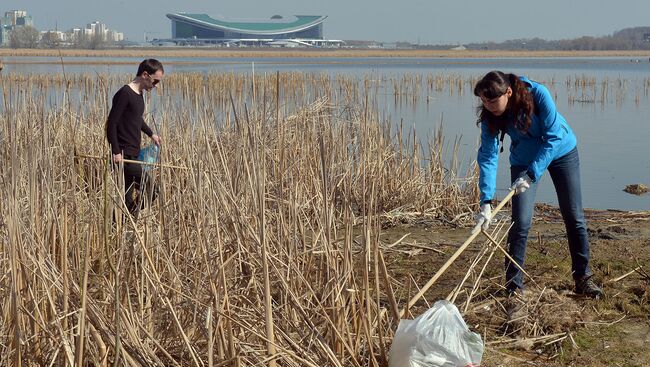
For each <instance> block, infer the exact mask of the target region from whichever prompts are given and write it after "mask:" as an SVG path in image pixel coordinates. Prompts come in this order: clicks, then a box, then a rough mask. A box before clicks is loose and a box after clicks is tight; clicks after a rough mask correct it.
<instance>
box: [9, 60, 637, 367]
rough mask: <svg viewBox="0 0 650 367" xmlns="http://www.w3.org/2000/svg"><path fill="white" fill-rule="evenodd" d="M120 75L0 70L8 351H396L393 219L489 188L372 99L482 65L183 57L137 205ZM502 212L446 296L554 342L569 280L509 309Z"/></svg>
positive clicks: (324, 359)
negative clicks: (125, 162) (128, 178)
mask: <svg viewBox="0 0 650 367" xmlns="http://www.w3.org/2000/svg"><path fill="white" fill-rule="evenodd" d="M129 78H130V76H128V75H112V74H111V75H109V74H102V75H83V74H70V75H66V74H65V73H62V74H59V75H39V74H32V75H17V74H5V75H2V76H0V82H1V83H2V89H3V93H2V103H1V104H0V106H1V108H2V113H0V143H1V144H0V159H1V161H2V162H3V163H2V165H0V171H1V172H0V177H1V178H0V180H1V181H0V195H2V198H1V200H0V213H1V214H2V215H1V219H0V244H1V245H2V250H1V252H0V304H1V305H2V306H1V308H0V310H1V311H0V318H1V320H2V321H1V322H0V365H15V366H19V365H81V364H84V365H98V366H106V365H109V364H110V365H143V366H145V365H146V366H148V365H165V366H166V365H183V366H184V365H195V366H249V365H250V366H255V365H259V366H262V365H264V366H266V365H269V366H275V365H281V366H325V365H327V366H383V365H386V361H387V358H388V357H387V353H388V348H389V347H390V342H391V340H392V336H393V333H394V331H395V327H396V325H397V322H398V319H399V317H398V315H399V310H400V308H401V307H404V306H405V305H406V303H407V302H408V301H409V296H410V293H412V292H410V291H405V289H411V288H412V289H418V288H419V286H418V284H415V283H414V281H413V279H411V281H412V283H409V284H407V283H406V282H404V281H403V280H402V279H398V278H397V277H394V276H393V275H394V274H393V273H392V271H391V269H390V267H387V266H386V262H385V261H384V257H385V255H387V252H388V251H391V249H392V248H393V245H397V244H398V243H395V244H393V245H391V246H387V245H386V244H384V243H382V241H381V240H380V235H381V233H382V228H384V227H386V226H390V225H394V224H396V223H402V222H409V221H412V220H421V219H426V220H440V221H444V222H446V223H451V224H455V225H463V224H467V223H469V222H471V213H472V212H473V211H475V209H476V208H475V203H476V202H477V199H478V192H477V187H476V184H475V180H476V170H475V166H474V165H470V166H469V168H468V169H467V172H464V171H462V170H461V168H460V167H462V165H461V164H460V162H459V158H458V157H459V156H460V155H459V153H458V152H459V146H460V141H459V139H456V140H452V141H447V140H446V139H445V138H444V134H443V130H442V128H440V129H438V130H436V131H435V132H434V133H433V134H432V135H431V136H429V137H427V138H426V140H421V138H420V137H418V136H416V134H415V133H414V131H413V130H410V129H405V128H404V127H403V126H402V125H401V124H393V123H391V122H390V121H386V120H385V119H384V118H383V117H381V115H380V112H379V111H380V109H381V108H380V105H381V104H382V99H383V98H388V99H389V100H390V99H394V102H395V104H396V105H400V106H414V105H416V104H420V103H423V99H424V100H426V101H427V102H428V98H429V96H436V95H440V94H445V95H450V96H459V97H460V96H463V95H467V94H468V93H471V86H472V85H473V84H474V83H475V81H476V77H469V78H467V77H461V76H458V75H436V74H429V75H403V76H386V75H366V76H362V77H360V78H354V77H350V76H343V75H334V76H331V75H327V74H303V73H282V74H271V75H255V74H235V73H227V74H216V73H211V74H192V73H189V74H170V75H168V76H167V77H166V78H165V81H164V83H162V85H161V87H160V88H157V92H156V95H155V96H154V97H151V96H149V97H148V101H147V109H148V110H147V111H146V114H145V118H146V120H147V122H148V123H149V124H150V126H151V127H152V128H153V129H154V131H156V132H158V133H159V134H160V135H161V136H163V139H164V144H163V150H162V164H161V165H159V166H158V167H156V168H155V169H154V171H153V172H154V174H155V177H156V180H157V182H158V183H159V188H160V195H159V197H158V199H157V200H156V201H155V202H154V204H153V206H151V207H150V208H147V209H145V210H144V211H143V212H142V213H141V214H140V217H139V218H138V220H137V221H134V220H133V219H132V218H131V216H130V215H128V214H125V213H126V211H125V205H124V198H123V194H122V190H121V187H122V186H121V185H122V184H121V181H120V177H121V175H120V174H119V169H118V170H115V169H114V168H113V167H112V165H110V164H108V163H107V162H108V159H107V158H108V152H109V151H108V146H107V144H106V142H105V137H104V133H103V129H104V121H105V119H106V116H107V115H108V110H109V108H110V105H111V97H112V93H113V92H114V91H115V90H117V88H119V86H120V85H121V84H122V83H124V81H126V80H129ZM576 79H579V80H574V79H568V80H567V81H566V86H567V88H569V89H570V90H574V91H580V92H581V93H582V90H584V93H606V94H607V95H610V94H612V95H617V93H618V92H615V90H616V89H615V88H621V89H623V88H627V87H626V84H625V82H623V81H621V82H618V81H609V80H605V81H598V80H594V79H589V78H582V77H576ZM549 82H552V83H551V84H550V86H551V88H558V85H557V83H556V82H555V81H554V80H551V81H549ZM603 83H604V84H603ZM645 84H646V85H648V84H649V83H647V81H646V82H645ZM594 88H595V89H594ZM601 90H606V92H601ZM594 91H595V92H594ZM89 156H94V157H99V159H94V158H88V157H89ZM102 157H105V158H103V159H102ZM495 228H496V229H495V230H494V232H492V234H491V236H492V237H493V238H494V239H496V241H495V242H490V241H487V242H485V243H484V244H483V245H482V246H481V248H480V250H479V251H478V252H477V253H476V256H475V257H474V258H473V259H469V260H468V262H467V264H469V265H468V266H467V274H466V275H465V276H464V277H462V279H458V281H459V284H458V285H457V286H456V288H455V290H454V291H453V292H452V293H451V294H450V295H449V297H448V299H451V300H453V301H454V302H455V303H456V304H457V305H459V308H460V309H461V310H462V311H463V312H464V316H465V317H466V318H468V320H470V321H471V322H472V325H480V330H479V331H481V332H482V333H483V335H484V337H485V338H486V340H488V341H489V342H488V345H489V346H490V348H492V347H500V346H514V347H522V345H523V346H524V347H526V348H528V347H532V346H539V345H542V346H549V345H550V346H551V347H554V346H555V345H557V343H559V342H561V341H562V340H564V339H566V338H569V337H570V334H569V333H567V330H568V329H570V328H571V327H572V326H573V325H574V324H575V323H572V321H571V320H574V319H575V318H571V317H568V316H567V315H565V314H563V315H558V314H557V312H555V316H557V317H560V316H561V317H564V318H562V320H560V321H561V322H558V321H557V317H556V319H554V320H551V319H552V318H551V317H548V316H549V315H550V314H552V313H553V312H554V311H553V310H554V309H553V307H551V306H549V305H553V304H557V303H558V302H560V303H562V302H567V300H566V297H565V298H562V297H559V296H557V295H556V294H553V293H552V292H548V291H546V290H544V289H538V290H537V293H534V294H536V298H535V299H533V300H529V301H528V306H527V307H529V308H530V309H531V310H534V312H532V311H531V314H534V315H535V316H534V317H532V318H530V319H528V320H527V322H526V323H524V324H523V325H519V331H520V335H523V336H524V338H527V339H521V338H519V339H516V340H514V339H510V337H509V336H504V334H503V332H502V330H500V329H499V327H498V326H497V325H498V324H500V323H502V321H503V313H502V312H498V311H499V310H501V309H503V307H502V306H500V303H499V302H500V301H501V300H502V299H500V298H499V297H495V294H497V293H498V292H499V289H500V286H499V283H500V277H494V276H488V277H486V276H485V274H486V269H489V264H494V262H493V261H492V260H493V259H494V258H495V257H497V256H495V254H497V255H498V254H499V253H501V252H502V248H503V246H504V245H503V240H504V238H505V232H506V231H507V228H506V227H505V225H504V223H503V222H502V223H500V224H499V225H498V226H496V227H495ZM398 242H399V241H398ZM499 256H500V255H499ZM499 259H501V257H499ZM500 268H501V266H500V265H498V266H497V269H500ZM499 271H500V270H499ZM531 289H534V288H533V287H531ZM540 300H542V301H540ZM427 304H428V303H427V301H426V299H423V300H421V301H418V302H415V308H416V309H418V310H421V309H423V308H424V307H426V306H427ZM409 306H413V304H411V303H409ZM567 310H568V311H567V312H573V311H574V309H573V308H571V307H569V308H567ZM569 316H570V315H569ZM558 325H559V326H558ZM561 333H564V334H562V335H559V334H561ZM558 335H559V336H558ZM522 340H523V341H522ZM522 343H523V344H522Z"/></svg>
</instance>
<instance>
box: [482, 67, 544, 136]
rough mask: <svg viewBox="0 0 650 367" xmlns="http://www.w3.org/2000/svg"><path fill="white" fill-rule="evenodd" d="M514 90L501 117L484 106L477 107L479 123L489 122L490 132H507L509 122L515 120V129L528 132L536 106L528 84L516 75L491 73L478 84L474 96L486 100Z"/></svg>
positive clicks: (498, 72)
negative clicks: (509, 89)
mask: <svg viewBox="0 0 650 367" xmlns="http://www.w3.org/2000/svg"><path fill="white" fill-rule="evenodd" d="M508 87H510V88H511V89H512V96H510V98H509V99H508V106H507V107H506V111H505V112H504V113H503V114H502V115H501V116H495V115H494V114H492V112H490V111H488V109H487V108H485V106H483V104H481V105H480V106H478V107H477V114H478V121H477V122H476V123H477V124H480V123H481V121H487V123H488V127H489V128H490V132H492V133H493V134H496V133H497V132H499V131H505V129H506V128H507V125H508V122H509V121H511V120H512V119H513V118H514V125H515V128H517V129H519V130H520V131H522V132H526V131H528V129H529V128H530V124H531V121H532V120H531V119H532V116H533V113H534V108H535V104H534V102H533V97H532V95H531V94H530V92H529V91H528V88H527V87H526V84H524V82H522V81H521V80H520V79H519V77H518V76H517V75H515V74H505V73H502V72H500V71H490V72H489V73H487V74H485V76H484V77H483V78H482V79H481V80H479V81H478V83H476V86H475V87H474V95H475V96H477V97H481V96H483V97H484V98H486V99H494V98H497V97H501V96H502V95H504V94H505V93H506V92H507V91H508Z"/></svg>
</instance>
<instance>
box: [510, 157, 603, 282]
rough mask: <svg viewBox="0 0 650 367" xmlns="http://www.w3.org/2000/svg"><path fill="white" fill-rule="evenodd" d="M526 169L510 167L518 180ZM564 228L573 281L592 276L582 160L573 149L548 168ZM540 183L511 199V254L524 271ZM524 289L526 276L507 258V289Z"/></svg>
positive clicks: (513, 177) (532, 185)
mask: <svg viewBox="0 0 650 367" xmlns="http://www.w3.org/2000/svg"><path fill="white" fill-rule="evenodd" d="M526 169H527V167H523V166H512V167H510V177H511V179H512V181H513V182H514V180H516V179H517V178H518V177H519V175H520V174H521V173H522V172H524V171H525V170H526ZM548 172H549V173H550V174H551V179H552V180H553V185H554V186H555V192H556V193H557V199H558V203H559V205H560V212H561V213H562V219H564V225H565V227H566V231H567V238H568V240H569V253H570V254H571V269H572V270H573V278H574V279H578V278H581V277H584V276H590V275H591V270H590V269H589V238H588V235H587V223H586V221H585V216H584V212H583V209H582V192H581V190H580V158H579V157H578V149H577V148H574V149H573V150H572V151H570V152H569V153H567V154H566V155H564V156H562V157H560V158H557V159H555V160H554V161H552V162H551V164H550V165H549V166H548ZM537 185H538V183H531V185H530V188H529V189H528V190H526V191H525V192H524V193H522V194H519V195H516V196H514V197H513V198H512V222H513V226H512V227H511V228H510V231H509V232H508V244H509V248H508V254H509V255H510V256H511V257H512V258H513V259H514V260H515V261H516V262H517V264H519V266H521V268H524V259H525V258H526V240H527V239H528V231H529V230H530V226H531V223H532V220H533V210H534V208H535V193H536V192H537ZM523 288H524V282H523V273H522V272H521V270H519V269H518V268H517V267H516V266H515V265H514V264H512V262H511V261H510V260H509V259H507V258H506V289H507V290H508V291H510V292H512V291H515V290H518V289H519V290H522V289H523Z"/></svg>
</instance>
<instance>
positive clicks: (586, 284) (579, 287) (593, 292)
mask: <svg viewBox="0 0 650 367" xmlns="http://www.w3.org/2000/svg"><path fill="white" fill-rule="evenodd" d="M575 292H576V294H581V295H583V296H587V297H589V298H594V299H600V298H603V297H604V296H605V293H603V290H602V289H600V287H598V286H597V285H596V283H594V281H593V280H592V279H591V275H588V276H585V277H582V278H579V279H576V289H575Z"/></svg>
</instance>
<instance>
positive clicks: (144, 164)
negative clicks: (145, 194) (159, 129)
mask: <svg viewBox="0 0 650 367" xmlns="http://www.w3.org/2000/svg"><path fill="white" fill-rule="evenodd" d="M75 157H81V158H89V159H106V157H98V156H96V155H87V154H80V153H76V154H75ZM122 162H124V163H133V164H139V165H141V166H157V167H165V168H173V169H185V170H191V168H189V167H183V166H174V165H171V164H165V163H149V162H143V161H137V160H133V159H122Z"/></svg>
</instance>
